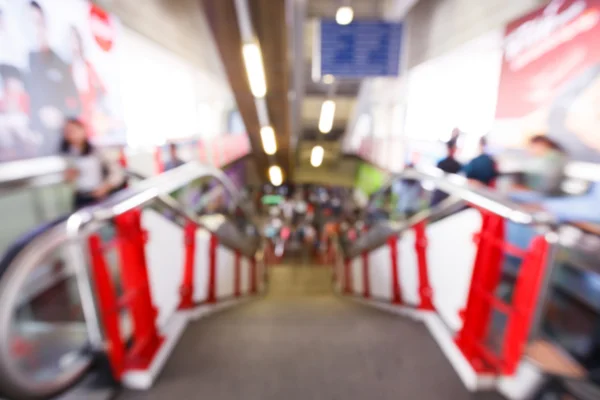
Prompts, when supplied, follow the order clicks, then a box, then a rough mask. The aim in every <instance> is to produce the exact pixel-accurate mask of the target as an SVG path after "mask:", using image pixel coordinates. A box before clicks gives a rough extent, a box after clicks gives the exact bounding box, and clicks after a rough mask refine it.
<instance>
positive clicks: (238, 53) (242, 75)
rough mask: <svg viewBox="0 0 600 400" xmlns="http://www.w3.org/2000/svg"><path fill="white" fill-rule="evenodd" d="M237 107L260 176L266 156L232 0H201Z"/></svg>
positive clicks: (264, 170) (264, 167) (265, 163)
mask: <svg viewBox="0 0 600 400" xmlns="http://www.w3.org/2000/svg"><path fill="white" fill-rule="evenodd" d="M201 3H202V6H203V7H204V10H205V13H206V19H207V21H208V23H209V25H210V28H211V31H212V35H213V38H214V40H215V43H216V46H217V48H218V50H219V53H220V54H221V61H222V62H223V67H224V68H225V72H226V73H227V78H228V79H229V85H230V86H231V90H232V92H233V95H234V97H235V101H236V103H237V106H238V109H239V111H240V114H241V116H242V119H243V120H244V124H245V125H246V130H247V132H248V136H249V138H250V144H251V146H252V152H253V154H254V156H255V158H256V161H257V165H258V168H259V170H260V171H259V176H261V178H263V179H264V178H266V177H267V166H268V159H267V157H266V155H265V154H264V152H263V150H262V144H261V141H260V124H259V122H258V115H257V112H256V105H255V103H254V97H253V96H252V93H251V92H250V85H249V84H248V78H247V76H246V69H245V67H244V60H243V59H242V41H241V37H240V31H239V27H238V25H237V17H236V9H235V4H234V0H218V1H215V0H201Z"/></svg>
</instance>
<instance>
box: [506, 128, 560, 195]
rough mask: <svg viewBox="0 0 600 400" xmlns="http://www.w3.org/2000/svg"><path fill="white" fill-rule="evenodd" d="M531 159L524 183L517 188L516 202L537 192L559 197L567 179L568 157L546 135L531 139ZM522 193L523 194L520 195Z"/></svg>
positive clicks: (524, 175)
mask: <svg viewBox="0 0 600 400" xmlns="http://www.w3.org/2000/svg"><path fill="white" fill-rule="evenodd" d="M528 151H529V154H530V155H531V159H530V160H529V161H528V162H527V163H526V165H525V172H524V174H523V177H522V183H521V184H520V185H517V186H516V187H515V189H516V193H513V194H512V196H511V197H513V198H515V200H520V199H523V198H525V199H526V198H528V197H529V196H530V195H531V193H530V192H537V193H539V194H542V195H544V196H559V195H560V194H561V193H562V191H561V185H562V182H563V180H564V177H565V166H566V164H567V155H566V154H565V152H564V151H563V149H562V148H561V147H560V146H559V145H558V144H557V143H556V142H554V141H553V140H551V139H549V138H548V137H546V136H544V135H537V136H534V137H532V138H531V139H529V146H528ZM519 192H521V193H519Z"/></svg>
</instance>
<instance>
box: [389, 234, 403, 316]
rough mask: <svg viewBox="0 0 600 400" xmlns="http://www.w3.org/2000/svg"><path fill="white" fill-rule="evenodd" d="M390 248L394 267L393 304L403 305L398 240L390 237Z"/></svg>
mask: <svg viewBox="0 0 600 400" xmlns="http://www.w3.org/2000/svg"><path fill="white" fill-rule="evenodd" d="M388 246H389V248H390V259H391V261H392V262H391V266H392V304H402V293H401V289H400V271H399V270H398V268H399V265H398V238H397V237H396V236H390V238H389V239H388Z"/></svg>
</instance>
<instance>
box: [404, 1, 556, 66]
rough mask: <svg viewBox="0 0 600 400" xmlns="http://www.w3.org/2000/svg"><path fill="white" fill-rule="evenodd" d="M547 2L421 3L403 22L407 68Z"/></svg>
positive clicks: (496, 27) (499, 27)
mask: <svg viewBox="0 0 600 400" xmlns="http://www.w3.org/2000/svg"><path fill="white" fill-rule="evenodd" d="M547 2H548V0H485V1H475V0H420V1H419V2H418V3H417V4H416V5H415V6H414V7H413V8H412V9H411V10H410V11H409V12H408V14H407V16H406V19H405V23H406V25H405V33H406V35H407V41H406V42H405V44H406V53H405V56H406V64H407V66H408V67H409V68H412V67H414V66H416V65H419V64H421V63H423V62H425V61H427V60H430V59H433V58H435V57H439V56H441V55H443V54H444V53H446V52H448V51H452V50H454V49H455V48H457V47H458V46H460V45H462V44H463V43H467V42H469V41H470V40H473V39H475V38H477V37H479V36H481V35H484V34H486V33H487V32H489V31H491V30H495V29H502V28H503V27H504V25H505V24H506V23H508V22H510V21H512V20H514V19H516V18H518V17H520V16H522V15H524V14H526V13H527V12H529V11H531V10H533V9H535V8H537V7H538V6H541V5H543V4H545V3H547Z"/></svg>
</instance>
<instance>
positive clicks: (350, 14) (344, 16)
mask: <svg viewBox="0 0 600 400" xmlns="http://www.w3.org/2000/svg"><path fill="white" fill-rule="evenodd" d="M353 19H354V10H353V9H352V7H349V6H344V7H340V8H338V10H337V12H336V13H335V22H337V23H338V24H340V25H348V24H349V23H350V22H352V20H353Z"/></svg>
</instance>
